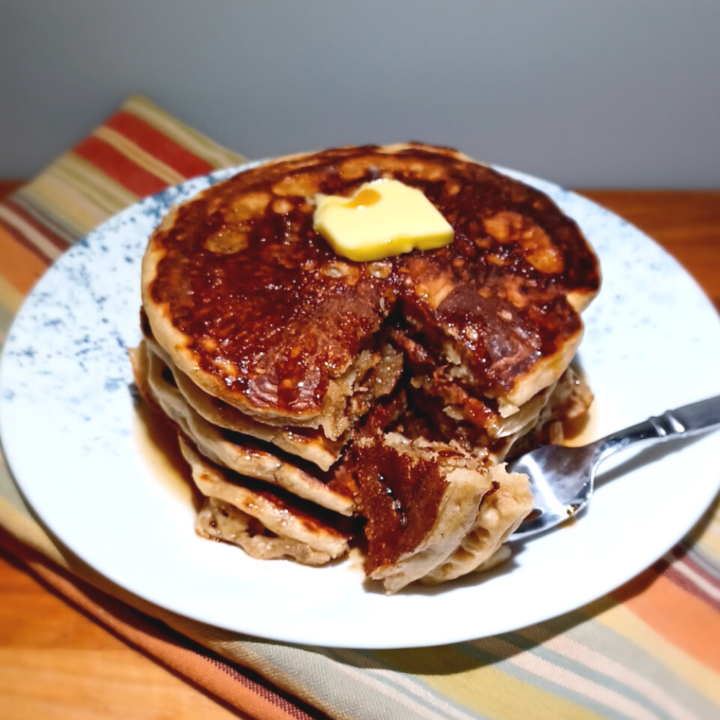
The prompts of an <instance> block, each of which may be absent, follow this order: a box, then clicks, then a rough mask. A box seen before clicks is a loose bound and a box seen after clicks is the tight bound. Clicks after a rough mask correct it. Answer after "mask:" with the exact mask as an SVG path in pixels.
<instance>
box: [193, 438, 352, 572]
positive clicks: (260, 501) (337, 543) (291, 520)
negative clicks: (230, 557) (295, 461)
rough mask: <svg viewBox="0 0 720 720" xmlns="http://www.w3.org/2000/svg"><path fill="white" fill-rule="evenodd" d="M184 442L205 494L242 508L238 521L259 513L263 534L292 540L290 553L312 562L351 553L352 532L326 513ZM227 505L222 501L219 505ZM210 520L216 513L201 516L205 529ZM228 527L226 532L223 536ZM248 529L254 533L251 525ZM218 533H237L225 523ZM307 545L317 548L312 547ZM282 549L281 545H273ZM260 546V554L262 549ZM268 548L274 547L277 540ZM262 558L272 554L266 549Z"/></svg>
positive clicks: (196, 477)
mask: <svg viewBox="0 0 720 720" xmlns="http://www.w3.org/2000/svg"><path fill="white" fill-rule="evenodd" d="M179 441H180V450H181V451H182V454H183V457H184V458H185V459H186V460H187V462H188V463H189V465H190V467H191V468H192V476H193V480H194V481H195V485H196V486H197V488H198V489H199V490H200V492H201V493H202V494H203V495H205V496H206V497H208V498H212V499H215V500H219V501H221V502H222V503H224V504H226V505H230V506H232V507H233V508H236V509H237V510H238V511H240V513H242V515H240V514H239V513H238V514H237V515H235V520H236V522H237V519H238V518H242V517H243V516H245V517H246V518H247V517H251V518H254V519H255V520H257V521H258V522H259V523H260V525H261V526H262V527H263V528H264V530H263V531H262V533H263V534H265V533H266V532H267V533H271V537H277V538H280V539H281V540H289V541H292V542H290V543H289V544H286V545H285V548H286V555H291V556H292V557H293V558H294V559H295V560H298V561H301V562H302V561H303V559H305V561H311V562H310V563H309V564H314V565H318V564H324V563H325V562H329V561H330V560H332V559H334V558H338V557H342V556H343V555H345V554H346V553H347V551H348V541H349V539H350V534H349V533H346V532H342V531H341V530H338V529H337V528H336V526H335V524H334V523H332V521H331V520H329V519H328V518H329V516H321V515H320V514H319V513H318V512H317V511H316V509H315V508H312V507H309V506H306V505H303V504H302V503H300V502H298V501H297V500H295V499H294V498H292V497H290V496H288V495H284V494H282V493H280V492H277V491H273V490H271V489H268V488H266V487H263V486H262V485H261V484H259V483H254V484H253V483H250V482H248V481H247V480H246V479H243V478H241V477H240V476H238V475H235V474H234V473H231V472H228V471H225V470H223V469H222V468H219V467H218V466H216V465H214V464H213V463H211V462H209V461H208V460H207V459H205V458H204V457H203V456H202V455H201V454H200V453H199V452H198V451H197V449H196V448H194V447H193V446H192V445H191V444H190V443H189V442H188V441H187V440H186V439H185V438H183V437H182V436H180V438H179ZM223 507H224V506H223V505H220V506H219V508H220V510H222V508H223ZM217 508H218V505H217V504H212V505H210V506H209V507H208V506H206V509H207V510H210V511H213V510H216V509H217ZM206 514H208V513H207V512H206ZM211 521H212V518H210V519H209V520H208V521H207V522H206V518H205V517H203V518H201V519H200V521H199V524H200V530H201V531H204V530H205V529H206V528H212V522H211ZM223 531H224V535H223V536H221V534H222V533H223ZM235 532H236V531H235ZM245 532H246V533H247V534H248V535H249V534H250V533H249V532H248V530H246V531H245ZM219 533H220V534H218V536H217V537H218V539H228V538H229V537H231V536H232V533H233V530H230V529H229V528H227V527H225V528H223V527H222V526H221V528H220V531H219ZM255 534H260V533H255ZM238 544H241V543H238ZM301 548H302V549H301ZM304 548H308V549H309V550H311V551H313V552H308V551H307V550H305V549H304ZM277 549H278V548H277V544H276V547H275V548H274V550H275V551H277ZM256 550H257V553H258V554H257V555H256V557H258V556H259V553H260V548H256ZM267 550H268V551H269V552H270V553H272V552H273V548H272V544H270V546H269V547H268V548H267ZM263 557H265V558H267V559H272V558H271V557H270V556H269V555H267V554H266V555H264V556H263ZM276 557H277V556H276Z"/></svg>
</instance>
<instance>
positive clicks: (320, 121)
mask: <svg viewBox="0 0 720 720" xmlns="http://www.w3.org/2000/svg"><path fill="white" fill-rule="evenodd" d="M130 93H142V94H145V95H146V96H148V97H149V98H150V99H152V100H154V101H155V102H156V103H158V104H159V105H161V106H162V107H164V108H165V109H167V110H169V111H170V112H172V113H174V114H176V115H177V116H179V117H180V118H182V119H183V120H185V121H186V122H188V123H190V124H191V125H193V126H195V127H196V128H198V129H199V130H201V131H203V132H204V133H206V134H208V135H209V136H211V137H213V138H214V139H216V140H218V141H219V142H221V143H224V144H225V145H227V146H229V147H231V148H233V149H235V150H237V151H239V152H242V153H243V154H245V155H247V156H248V157H252V158H255V157H266V156H271V155H277V154H282V153H288V152H296V151H302V150H308V149H314V148H320V147H328V146H333V145H340V144H357V143H365V142H376V143H386V142H393V141H401V140H407V139H417V140H424V141H427V142H434V143H439V144H446V145H451V146H455V147H458V148H460V149H462V150H464V151H465V152H467V153H468V154H470V155H472V156H474V157H477V158H479V159H483V160H486V161H490V162H496V163H500V164H503V165H506V166H509V167H515V168H517V169H520V170H525V171H527V172H530V173H533V174H536V175H539V176H542V177H546V178H548V179H551V180H554V181H556V182H560V183H562V184H565V185H568V186H576V187H578V186H581V187H688V188H689V187H720V2H718V0H707V1H701V0H684V1H682V0H675V1H671V0H622V1H621V0H588V1H587V2H582V1H581V0H440V1H438V0H435V1H433V0H361V1H360V2H345V1H342V0H336V1H335V2H332V0H266V2H259V1H258V2H251V1H249V0H235V1H232V0H203V1H202V2H195V1H193V0H120V1H116V2H109V1H108V0H0V176H1V177H30V176H31V175H32V174H34V173H36V172H37V171H38V170H40V169H41V168H42V167H43V166H44V165H45V164H47V163H48V162H49V161H50V160H52V159H53V158H54V157H55V156H56V155H57V154H59V153H60V152H62V151H63V150H65V149H66V148H67V147H69V146H70V145H72V144H73V143H75V142H76V141H78V140H79V139H80V138H82V137H83V136H84V135H85V134H86V133H87V132H88V131H89V130H90V129H91V128H92V127H93V126H94V125H95V124H97V123H99V122H101V121H102V120H103V119H104V118H105V117H106V116H107V115H109V114H110V113H111V112H112V111H113V110H114V109H115V108H116V107H117V106H118V105H119V104H120V103H121V102H122V100H123V99H124V98H125V96H127V95H128V94H130Z"/></svg>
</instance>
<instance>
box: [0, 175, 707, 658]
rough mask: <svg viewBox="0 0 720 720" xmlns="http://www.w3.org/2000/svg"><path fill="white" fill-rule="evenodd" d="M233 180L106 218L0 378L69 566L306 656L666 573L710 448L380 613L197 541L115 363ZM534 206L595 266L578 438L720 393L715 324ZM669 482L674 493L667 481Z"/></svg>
mask: <svg viewBox="0 0 720 720" xmlns="http://www.w3.org/2000/svg"><path fill="white" fill-rule="evenodd" d="M246 167H249V166H242V168H234V169H231V170H224V171H219V172H216V173H212V174H211V175H209V176H205V177H202V178H196V179H194V180H191V181H189V182H187V183H184V184H183V185H181V186H178V187H177V188H171V189H169V190H166V191H164V192H163V193H160V194H159V195H156V196H154V197H151V198H148V199H146V200H144V201H143V202H141V203H138V204H137V205H135V206H133V207H131V208H129V209H127V210H126V211H124V212H123V213H120V214H119V215H118V216H116V217H115V218H112V219H111V220H109V221H108V222H107V223H105V224H104V225H102V226H101V227H100V228H98V229H97V230H96V231H94V232H93V233H91V234H90V235H89V236H88V237H87V238H86V239H85V240H83V241H81V242H80V243H78V244H77V245H76V246H75V247H73V248H72V249H71V250H70V251H68V252H67V253H66V254H65V255H64V256H63V257H62V258H61V259H60V260H59V261H58V262H57V263H56V264H55V265H53V267H52V268H50V270H49V271H48V272H47V273H46V274H45V276H44V277H43V278H42V279H41V280H40V282H39V283H38V284H37V286H36V287H35V289H34V290H33V291H32V293H31V294H30V295H29V297H28V298H27V300H26V302H25V303H24V305H23V307H22V308H21V310H20V312H19V314H18V316H17V318H16V320H15V323H14V324H13V327H12V329H11V331H10V334H9V336H8V339H7V343H6V346H5V351H4V354H3V359H2V366H1V367H0V433H1V436H2V439H3V446H4V450H5V454H6V457H7V460H8V463H9V465H10V467H11V469H12V472H13V474H14V477H15V479H16V481H17V483H18V485H19V487H20V489H21V490H22V492H23V494H24V496H25V497H26V499H27V500H28V502H29V503H30V505H31V506H32V508H33V509H34V510H35V512H36V513H37V514H38V516H39V517H40V518H41V519H42V521H43V522H44V523H45V524H46V526H47V527H48V528H49V530H51V531H52V532H53V533H54V534H55V535H56V536H57V537H58V538H59V539H60V540H61V541H62V542H63V543H64V544H65V545H66V546H67V547H68V548H69V549H70V550H72V551H73V552H74V553H75V554H76V555H77V556H79V557H80V558H81V559H83V560H84V561H85V562H87V563H88V564H89V565H90V566H91V567H93V568H94V569H95V570H97V571H98V572H100V573H102V574H103V575H105V576H106V577H107V578H109V579H110V580H112V581H114V582H115V583H117V584H118V585H120V586H122V587H124V588H125V589H127V590H129V591H130V592H132V593H134V594H136V595H138V596H140V597H142V598H144V599H145V600H148V601H150V602H152V603H154V604H156V605H157V606H159V607H161V608H165V609H167V610H171V611H174V612H176V613H179V614H181V615H184V616H186V617H189V618H192V619H195V620H199V621H202V622H205V623H208V624H210V625H214V626H217V627H220V628H224V629H227V630H232V631H237V632H240V633H247V634H249V635H254V636H259V637H263V638H268V639H273V640H279V641H285V642H294V643H303V644H310V645H320V646H335V647H337V646H339V647H354V648H402V647H416V646H428V645H438V644H443V643H451V642H458V641H463V640H469V639H473V638H479V637H484V636H490V635H495V634H499V633H503V632H508V631H512V630H515V629H518V628H521V627H524V626H527V625H531V624H534V623H537V622H541V621H543V620H546V619H549V618H552V617H555V616H558V615H561V614H563V613H565V612H569V611H571V610H574V609H576V608H578V607H580V606H582V605H585V604H586V603H588V602H591V601H592V600H595V599H596V598H598V597H600V596H602V595H604V594H606V593H608V592H610V591H612V590H613V589H615V588H617V587H618V586H620V585H621V584H623V583H624V582H626V581H627V580H629V579H630V578H632V577H633V576H635V575H636V574H637V573H639V572H641V571H642V570H643V569H644V568H646V567H648V566H649V565H650V564H652V563H653V562H654V561H655V560H656V559H658V558H659V557H660V556H662V555H663V554H664V553H665V552H666V551H667V550H668V549H669V548H670V547H672V546H673V545H674V544H675V543H676V542H677V541H678V540H679V539H681V538H682V537H683V536H684V535H685V534H686V533H687V532H688V531H689V530H690V529H691V528H692V526H693V525H694V524H695V523H696V522H697V521H698V519H699V518H700V517H701V516H702V514H703V512H704V511H705V509H706V508H707V507H708V505H709V504H710V503H711V502H712V500H713V498H714V497H715V495H716V494H717V492H718V489H719V488H720V463H718V459H719V455H720V450H719V446H720V443H718V440H717V436H716V437H712V436H706V437H700V438H695V439H693V440H692V441H687V442H679V443H675V444H674V445H673V446H672V447H670V446H668V447H665V448H663V449H661V450H657V451H650V452H645V453H643V454H642V455H640V456H636V457H634V458H632V459H629V460H625V461H624V462H623V464H622V465H621V466H619V467H614V468H609V469H608V471H607V472H605V473H604V477H610V476H612V477H613V480H612V482H608V483H607V484H603V485H601V487H600V488H599V489H598V491H597V493H596V496H595V498H594V500H593V503H592V506H591V508H590V511H589V512H588V513H586V514H585V515H584V516H583V517H581V518H580V519H579V520H578V521H577V522H575V523H573V524H572V525H570V526H569V527H567V528H563V529H561V530H559V531H556V532H553V533H549V534H547V535H545V536H542V537H539V538H536V539H534V540H532V541H529V542H527V543H526V544H524V545H521V546H517V547H516V553H515V556H514V558H513V560H512V561H510V562H509V563H508V564H506V565H505V566H503V567H501V568H499V569H498V570H496V571H495V572H492V573H489V574H486V575H484V576H473V577H470V578H466V579H464V580H461V581H458V582H457V583H454V584H452V585H450V586H444V587H440V588H430V589H426V588H410V589H408V590H407V591H405V592H402V593H400V594H398V595H396V596H393V597H385V596H384V595H383V594H382V593H380V592H378V591H377V589H376V588H372V587H368V586H367V585H364V584H363V582H362V577H361V574H360V573H359V571H358V569H357V568H356V567H353V566H352V563H348V562H344V563H339V564H337V565H334V566H332V567H327V568H321V569H312V568H304V567H301V566H298V565H295V564H292V563H287V562H277V561H276V562H260V561H254V560H251V559H249V558H247V557H246V556H245V555H244V554H243V553H242V551H240V550H238V549H237V548H234V547H231V546H228V545H222V544H216V543H209V542H207V541H204V540H201V539H200V538H198V537H196V536H195V534H194V532H193V516H194V511H193V509H192V507H190V506H189V504H188V503H187V502H183V500H182V499H181V498H179V497H178V496H177V495H176V494H174V493H173V492H171V491H169V489H168V487H167V486H166V485H164V484H163V483H161V482H158V479H157V477H156V476H155V475H154V474H153V472H152V470H151V469H150V468H149V467H148V464H147V459H146V457H144V456H143V455H142V454H141V453H140V452H139V450H138V447H137V444H136V438H135V436H134V432H133V427H134V425H133V424H134V423H135V410H134V407H133V402H132V398H131V395H130V391H129V385H130V383H131V381H132V377H131V371H130V367H129V364H128V362H127V356H126V351H127V348H128V347H131V346H132V345H134V344H135V343H137V342H138V340H139V329H138V309H139V305H140V291H139V274H140V269H139V263H140V258H141V256H142V252H143V250H144V247H145V243H146V240H147V237H148V235H149V233H150V231H151V230H152V229H153V228H154V227H155V225H156V224H157V223H158V222H159V220H160V218H161V217H162V215H163V214H164V213H165V212H166V211H167V209H168V208H169V207H170V205H171V204H173V203H177V202H180V201H182V200H184V199H186V198H188V197H190V196H191V195H193V194H194V193H196V192H198V191H199V190H201V189H204V188H205V187H207V186H209V185H210V184H212V183H214V182H216V181H218V180H220V179H222V178H224V177H227V176H229V175H231V174H233V173H234V172H237V171H238V170H240V169H245V168H246ZM499 169H500V170H501V171H502V172H505V173H507V174H508V175H511V176H513V177H515V178H517V179H520V180H523V181H524V182H527V183H528V184H530V185H533V186H535V187H537V188H538V189H540V190H542V191H543V192H545V193H547V194H548V195H549V196H550V197H552V198H553V200H554V201H555V202H556V203H557V204H558V205H559V206H560V207H561V208H562V209H563V210H564V211H565V212H566V213H567V214H569V215H571V216H572V217H574V218H575V219H576V220H577V221H578V223H579V224H580V226H581V228H582V229H583V231H584V232H585V234H586V236H587V237H588V239H589V240H590V241H591V243H592V244H593V246H594V247H595V249H596V251H597V252H598V255H599V256H600V258H601V263H602V268H603V277H604V286H603V290H602V292H601V294H600V296H599V298H598V300H597V301H596V302H595V303H593V305H591V307H590V308H589V310H588V311H587V312H586V313H585V316H584V319H585V323H586V335H585V340H584V342H583V345H582V348H581V351H580V355H579V360H580V362H581V365H582V367H583V369H584V371H585V373H586V374H587V376H588V379H589V381H590V383H591V385H592V388H593V390H594V392H595V394H596V397H597V398H598V400H597V402H596V406H595V408H594V425H593V435H595V436H598V437H599V436H601V435H603V434H606V433H608V432H610V431H612V430H614V429H617V428H619V427H623V426H626V425H629V424H632V423H634V422H637V421H639V420H642V419H645V418H646V417H648V416H650V415H653V414H658V413H660V412H662V411H664V410H666V409H668V408H672V407H677V406H679V405H682V404H685V403H688V402H693V401H695V400H699V399H701V398H703V397H708V396H711V395H715V394H720V376H719V375H718V373H717V372H716V363H717V358H718V357H720V319H718V316H717V314H716V313H715V310H714V308H713V307H712V305H711V304H710V302H709V301H708V299H707V298H706V297H705V296H704V295H703V293H702V291H701V290H700V289H699V287H698V286H697V285H696V284H695V282H694V281H693V280H692V279H691V278H690V277H689V275H688V274H687V273H686V272H685V271H684V270H683V269H682V268H681V267H680V266H679V265H678V264H677V263H676V262H675V261H674V260H673V259H672V258H671V257H670V256H669V255H668V254H667V253H665V252H664V251H663V250H662V249H661V248H659V247H658V246H657V245H656V244H655V243H653V242H652V241H651V240H650V239H649V238H647V237H646V236H645V235H643V234H642V233H641V232H640V231H639V230H637V229H636V228H634V227H633V226H631V225H630V224H628V223H627V222H625V221H624V220H622V219H621V218H618V217H617V216H615V215H613V214H612V213H610V212H608V211H606V210H604V209H603V208H601V207H599V206H597V205H595V204H594V203H592V202H590V201H588V200H586V199H584V198H581V197H579V196H577V195H575V194H573V193H571V192H568V191H565V190H563V189H561V188H559V187H557V186H556V185H553V184H552V183H548V182H546V181H543V180H540V179H538V178H534V177H531V176H528V175H525V174H523V173H518V172H516V171H512V170H507V169H504V168H499ZM679 478H682V483H681V484H679V483H678V479H679Z"/></svg>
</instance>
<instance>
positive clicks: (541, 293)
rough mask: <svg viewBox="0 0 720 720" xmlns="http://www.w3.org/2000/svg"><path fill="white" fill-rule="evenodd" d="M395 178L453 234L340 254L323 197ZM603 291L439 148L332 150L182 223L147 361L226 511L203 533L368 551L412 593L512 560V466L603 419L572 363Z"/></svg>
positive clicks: (582, 254)
mask: <svg viewBox="0 0 720 720" xmlns="http://www.w3.org/2000/svg"><path fill="white" fill-rule="evenodd" d="M382 179H396V180H399V181H401V182H403V183H405V184H407V185H409V186H411V187H416V188H418V189H420V190H421V191H422V192H423V193H424V194H425V195H426V197H427V198H428V199H429V200H430V201H431V202H432V203H433V204H434V205H435V207H437V208H438V210H439V211H440V212H441V213H442V214H443V216H444V217H445V218H446V219H447V220H448V221H449V222H450V224H451V225H452V226H453V228H454V233H455V234H454V240H453V242H452V243H451V244H450V245H447V246H446V247H443V248H439V249H436V250H431V251H423V252H421V251H414V252H412V253H408V254H404V255H400V256H397V257H390V258H386V259H384V260H379V261H376V262H367V263H362V262H354V261H351V260H348V259H346V258H343V257H340V256H338V255H336V254H335V253H334V252H333V250H332V249H331V248H330V246H329V245H328V244H327V243H326V242H325V240H324V239H323V238H322V237H321V236H320V235H319V234H318V233H317V232H316V231H315V230H314V228H313V212H314V201H313V198H314V197H315V196H316V194H318V193H323V194H329V195H340V196H351V195H352V194H353V193H354V192H355V191H356V190H357V189H358V188H359V187H360V186H361V185H362V184H363V183H365V182H372V181H375V180H382ZM598 288H599V270H598V265H597V260H596V258H595V255H594V254H593V252H592V249H591V248H590V247H589V245H588V244H587V242H586V241H585V239H584V238H583V236H582V234H581V233H580V231H579V229H578V227H577V226H576V224H575V223H574V222H573V221H572V220H571V219H569V218H567V217H566V216H565V215H563V213H562V212H561V211H560V210H559V209H558V208H557V207H556V206H555V205H554V204H553V203H552V201H551V200H550V199H549V198H547V197H546V196H545V195H543V194H542V193H540V192H538V191H536V190H534V189H532V188H530V187H528V186H526V185H524V184H522V183H520V182H517V181H515V180H512V179H510V178H508V177H505V176H503V175H501V174H498V173H496V172H494V171H493V170H491V169H489V168H487V167H485V166H483V165H480V164H478V163H475V162H473V161H472V160H470V159H468V158H466V157H464V156H462V155H461V154H459V153H457V152H455V151H452V150H448V149H444V148H437V147H432V146H427V145H420V144H416V143H412V144H408V145H401V146H390V147H375V146H366V147H350V148H341V149H336V150H327V151H324V152H319V153H314V154H308V155H301V156H294V157H290V158H285V159H281V160H277V161H274V162H271V163H267V164H264V165H261V166H258V167H256V168H254V169H251V170H248V171H245V172H242V173H240V174H238V175H236V176H234V177H232V178H230V179H228V180H226V181H224V182H222V183H219V184H217V185H215V186H213V187H211V188H209V189H208V190H205V191H204V192H202V193H200V194H199V195H198V196H197V197H195V198H193V199H192V200H190V201H188V202H186V203H184V204H183V205H181V206H179V207H175V208H173V209H172V211H171V212H170V213H169V214H168V216H167V217H166V218H165V219H164V220H163V222H162V223H161V225H160V226H159V227H158V229H157V230H156V231H155V233H154V234H153V236H152V237H151V238H150V242H149V244H148V248H147V251H146V254H145V258H144V261H143V270H142V292H143V310H142V329H143V335H144V340H143V342H142V343H141V345H140V347H138V348H137V349H135V350H134V351H132V353H131V357H132V361H133V367H134V370H135V376H136V382H137V385H138V387H139V389H140V391H141V394H142V396H143V397H144V398H145V399H146V400H147V402H148V403H150V404H151V405H152V406H153V407H154V408H155V409H157V410H158V412H159V413H160V414H161V415H162V416H163V417H164V418H165V419H167V420H169V421H170V422H171V423H172V424H173V426H174V427H175V428H176V429H177V431H178V435H179V437H180V444H181V448H182V452H183V454H184V456H185V458H186V459H187V461H188V463H189V464H190V466H191V468H192V474H193V478H194V481H195V483H196V485H197V486H198V488H199V489H200V491H201V492H202V493H203V495H205V496H206V498H207V500H206V502H205V505H204V506H203V508H202V510H201V511H200V513H199V515H198V519H197V525H196V527H197V531H198V532H199V534H200V535H203V536H205V537H209V538H214V539H218V540H224V541H227V542H232V543H236V544H238V545H240V546H241V547H242V548H243V549H244V550H245V551H246V552H247V553H248V554H250V555H251V556H253V557H257V558H277V557H285V558H291V559H294V560H297V561H298V562H302V563H306V564H311V565H320V564H324V563H327V562H330V561H331V560H333V559H336V558H339V557H342V556H343V555H344V554H345V553H347V551H348V548H349V547H350V545H351V544H352V543H357V544H359V545H361V546H362V547H363V548H364V551H365V557H366V560H365V570H366V573H367V575H368V576H369V577H371V578H373V579H376V580H382V581H383V582H384V584H385V588H386V589H387V590H388V591H389V592H394V591H396V590H398V589H400V588H402V587H403V586H405V585H407V584H408V583H410V582H413V581H415V580H421V581H423V582H429V583H436V582H442V581H445V580H449V579H452V578H455V577H458V576H460V575H462V574H465V573H467V572H470V571H473V570H478V569H485V568H487V567H491V566H492V565H494V564H497V562H500V561H501V560H503V559H505V557H506V556H507V554H508V551H507V550H506V549H505V548H504V547H503V545H502V544H503V542H504V541H505V539H506V538H507V537H508V535H509V534H510V533H512V531H513V530H514V529H515V528H516V527H517V525H518V524H519V523H520V522H521V521H522V519H523V518H524V517H525V516H526V515H527V514H528V513H529V512H530V511H531V509H532V496H531V493H530V491H529V489H528V485H527V479H526V478H525V477H524V476H519V475H515V474H510V473H507V472H506V470H505V468H504V465H503V464H502V460H503V459H504V458H505V457H506V456H507V455H508V453H509V452H511V448H513V447H515V448H517V447H520V446H522V445H523V444H524V446H525V447H528V446H529V445H531V444H533V443H536V442H539V441H543V440H547V438H548V434H550V436H551V437H553V438H554V439H556V440H557V436H558V432H559V429H560V428H561V427H562V424H561V423H562V421H564V420H567V419H569V418H572V417H576V416H578V415H581V414H582V413H584V412H585V411H586V410H587V407H588V405H589V403H590V401H591V395H590V393H589V390H588V389H587V387H586V386H585V385H584V384H583V383H582V381H581V380H580V379H579V378H577V377H576V376H575V375H574V374H573V373H572V371H571V370H570V369H569V364H570V361H571V359H572V357H573V356H574V354H575V351H576V350H577V347H578V345H579V343H580V340H581V337H582V322H581V319H580V312H581V311H582V310H583V309H584V308H585V307H586V306H587V305H588V303H589V302H590V301H591V300H592V298H593V297H594V295H595V294H596V293H597V290H598ZM518 440H520V445H515V443H516V441H518Z"/></svg>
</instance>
